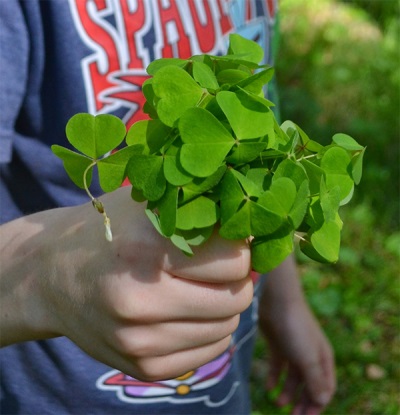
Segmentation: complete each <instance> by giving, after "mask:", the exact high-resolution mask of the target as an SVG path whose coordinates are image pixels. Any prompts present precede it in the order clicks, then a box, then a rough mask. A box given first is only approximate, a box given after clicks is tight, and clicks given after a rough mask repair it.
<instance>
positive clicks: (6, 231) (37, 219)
mask: <svg viewBox="0 0 400 415" xmlns="http://www.w3.org/2000/svg"><path fill="white" fill-rule="evenodd" d="M60 211H61V209H60V210H52V211H47V212H41V213H38V214H34V215H30V216H27V217H24V218H20V219H17V220H15V221H12V222H9V223H7V224H5V225H3V226H2V227H1V229H0V232H1V235H0V236H1V237H0V261H1V269H0V284H1V301H0V303H1V306H0V324H1V326H0V328H1V338H0V344H1V346H7V345H10V344H13V343H17V342H21V341H29V340H39V339H45V338H50V337H56V336H58V335H60V332H59V330H58V324H57V322H56V319H55V314H54V312H53V310H52V307H51V304H49V303H48V298H47V297H48V285H49V284H48V282H49V280H50V278H51V276H52V273H53V272H54V270H53V265H52V264H53V253H54V249H55V246H56V243H55V240H54V238H53V237H52V235H56V234H57V227H56V224H57V217H59V216H60V214H61V212H60Z"/></svg>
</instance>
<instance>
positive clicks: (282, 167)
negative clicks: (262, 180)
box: [272, 159, 308, 189]
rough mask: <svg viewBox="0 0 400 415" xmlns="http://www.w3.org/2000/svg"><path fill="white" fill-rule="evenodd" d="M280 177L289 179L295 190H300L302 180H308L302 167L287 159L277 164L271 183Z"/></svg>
mask: <svg viewBox="0 0 400 415" xmlns="http://www.w3.org/2000/svg"><path fill="white" fill-rule="evenodd" d="M282 177H287V178H289V179H291V180H292V181H293V183H294V184H295V185H296V188H297V189H299V188H300V186H301V185H302V184H303V182H304V180H308V177H307V173H306V171H305V169H304V167H303V166H302V165H301V164H300V163H298V162H295V161H293V160H289V159H286V160H283V161H282V162H281V163H279V165H278V167H277V169H276V170H275V174H274V177H273V179H272V181H275V180H277V179H279V178H282Z"/></svg>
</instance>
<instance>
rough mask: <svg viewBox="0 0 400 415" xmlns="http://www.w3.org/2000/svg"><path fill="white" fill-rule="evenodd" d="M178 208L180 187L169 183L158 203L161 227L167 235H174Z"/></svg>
mask: <svg viewBox="0 0 400 415" xmlns="http://www.w3.org/2000/svg"><path fill="white" fill-rule="evenodd" d="M177 208H178V188H177V187H175V186H172V185H170V184H169V183H167V187H166V190H165V193H164V195H163V196H162V198H161V199H160V200H159V201H158V203H157V209H158V214H159V218H160V228H161V231H162V233H163V235H164V236H166V237H170V236H172V235H173V234H174V232H175V227H176V212H177Z"/></svg>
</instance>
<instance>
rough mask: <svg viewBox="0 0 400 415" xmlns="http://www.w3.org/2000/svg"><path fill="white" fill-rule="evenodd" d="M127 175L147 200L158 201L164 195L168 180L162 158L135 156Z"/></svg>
mask: <svg viewBox="0 0 400 415" xmlns="http://www.w3.org/2000/svg"><path fill="white" fill-rule="evenodd" d="M127 174H128V178H129V181H130V182H131V183H132V185H133V186H134V187H136V188H137V189H139V190H141V191H142V193H143V195H144V197H146V199H148V200H150V201H154V200H158V199H160V198H161V196H162V195H163V194H164V192H165V188H166V180H165V176H164V173H163V158H162V157H161V156H156V155H144V154H140V155H134V156H133V157H131V159H130V161H129V163H128V166H127Z"/></svg>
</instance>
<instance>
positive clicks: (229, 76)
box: [217, 69, 249, 85]
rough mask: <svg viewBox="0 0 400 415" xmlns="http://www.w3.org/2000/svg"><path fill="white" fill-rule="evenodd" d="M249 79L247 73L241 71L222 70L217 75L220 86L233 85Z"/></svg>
mask: <svg viewBox="0 0 400 415" xmlns="http://www.w3.org/2000/svg"><path fill="white" fill-rule="evenodd" d="M248 77H249V73H248V72H245V71H242V70H241V69H224V70H222V71H220V72H218V74H217V80H218V82H219V84H220V85H224V84H228V85H235V84H237V83H238V82H240V81H242V80H243V79H246V78H248Z"/></svg>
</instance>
